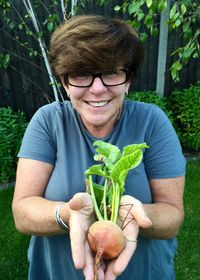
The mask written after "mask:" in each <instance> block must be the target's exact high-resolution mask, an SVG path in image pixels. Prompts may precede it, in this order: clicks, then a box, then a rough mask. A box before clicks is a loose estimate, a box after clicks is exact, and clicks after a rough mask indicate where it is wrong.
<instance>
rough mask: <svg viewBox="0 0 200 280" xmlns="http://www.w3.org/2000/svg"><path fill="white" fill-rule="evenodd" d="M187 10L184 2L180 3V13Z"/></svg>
mask: <svg viewBox="0 0 200 280" xmlns="http://www.w3.org/2000/svg"><path fill="white" fill-rule="evenodd" d="M186 12H187V7H186V6H185V4H182V5H181V13H182V15H184V14H185V13H186Z"/></svg>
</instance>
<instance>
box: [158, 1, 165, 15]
mask: <svg viewBox="0 0 200 280" xmlns="http://www.w3.org/2000/svg"><path fill="white" fill-rule="evenodd" d="M166 8H167V1H166V0H163V1H159V3H158V11H159V13H161V12H162V11H164V10H166Z"/></svg>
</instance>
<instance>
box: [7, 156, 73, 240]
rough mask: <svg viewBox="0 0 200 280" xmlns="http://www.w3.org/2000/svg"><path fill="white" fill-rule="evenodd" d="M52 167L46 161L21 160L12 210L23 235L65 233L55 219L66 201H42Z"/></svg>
mask: <svg viewBox="0 0 200 280" xmlns="http://www.w3.org/2000/svg"><path fill="white" fill-rule="evenodd" d="M53 168H54V167H53V165H51V164H48V163H45V162H41V161H37V160H31V159H25V158H20V159H19V162H18V168H17V177H16V186H15V192H14V197H13V203H12V209H13V216H14V220H15V225H16V228H17V229H18V230H19V231H20V232H23V233H26V234H35V235H54V234H59V233H63V231H62V229H60V227H59V226H58V225H57V223H56V222H55V219H54V213H55V208H56V206H57V205H59V204H63V202H61V201H50V200H47V199H45V198H43V195H44V192H45V189H46V186H47V184H48V181H49V178H50V176H51V173H52V171H53ZM63 208H64V209H63V211H62V215H63V213H65V217H63V219H64V220H65V221H69V211H70V210H69V206H68V204H67V203H66V204H65V206H64V207H63Z"/></svg>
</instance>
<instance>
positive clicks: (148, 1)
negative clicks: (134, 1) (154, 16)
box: [146, 0, 153, 8]
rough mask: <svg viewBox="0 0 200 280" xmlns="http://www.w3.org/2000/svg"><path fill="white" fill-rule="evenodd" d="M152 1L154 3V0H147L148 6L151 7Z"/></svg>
mask: <svg viewBox="0 0 200 280" xmlns="http://www.w3.org/2000/svg"><path fill="white" fill-rule="evenodd" d="M152 3H153V1H152V0H146V4H147V7H148V8H150V7H151V5H152Z"/></svg>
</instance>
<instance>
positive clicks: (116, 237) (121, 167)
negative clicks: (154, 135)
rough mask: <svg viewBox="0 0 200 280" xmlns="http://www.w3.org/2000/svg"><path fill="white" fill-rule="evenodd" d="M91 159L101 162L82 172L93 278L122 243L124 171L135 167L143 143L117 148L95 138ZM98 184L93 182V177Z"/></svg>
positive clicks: (123, 240) (139, 160)
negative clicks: (92, 217)
mask: <svg viewBox="0 0 200 280" xmlns="http://www.w3.org/2000/svg"><path fill="white" fill-rule="evenodd" d="M94 146H97V148H96V152H97V154H95V156H94V160H96V161H99V162H101V163H100V164H97V165H92V166H91V167H90V168H88V169H87V170H86V171H85V175H86V186H87V192H88V193H90V194H91V196H92V200H93V205H94V209H95V213H96V217H97V220H98V221H96V222H94V224H92V225H91V226H90V228H89V231H88V242H89V244H90V247H91V249H92V250H93V251H94V252H95V253H96V257H95V267H94V272H95V279H97V274H98V268H99V265H100V263H101V261H102V259H113V258H116V257H117V256H118V255H119V254H120V252H121V251H122V250H123V248H124V246H125V238H124V235H123V231H122V229H121V228H120V226H119V225H118V224H117V222H118V215H119V207H120V201H121V198H122V195H123V193H124V191H125V189H124V185H125V181H126V177H127V174H128V171H129V170H130V169H133V168H135V167H137V166H138V165H139V164H140V163H141V161H142V157H143V152H142V149H144V148H148V146H147V145H146V143H142V144H133V145H128V146H125V147H124V148H123V151H122V152H121V151H120V149H119V148H118V147H117V146H115V145H112V144H110V143H106V142H104V141H95V142H94ZM97 176H98V178H99V181H101V182H102V183H101V184H97V183H95V182H94V181H95V177H97Z"/></svg>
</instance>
